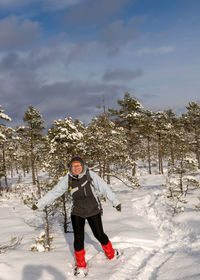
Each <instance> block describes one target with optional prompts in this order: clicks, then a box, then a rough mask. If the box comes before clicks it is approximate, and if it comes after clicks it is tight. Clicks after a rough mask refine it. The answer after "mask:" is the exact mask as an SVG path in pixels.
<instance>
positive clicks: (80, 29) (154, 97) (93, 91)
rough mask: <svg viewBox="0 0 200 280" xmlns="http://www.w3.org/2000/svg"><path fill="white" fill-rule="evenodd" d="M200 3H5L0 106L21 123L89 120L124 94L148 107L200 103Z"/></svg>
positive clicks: (0, 17) (1, 3)
mask: <svg viewBox="0 0 200 280" xmlns="http://www.w3.org/2000/svg"><path fill="white" fill-rule="evenodd" d="M199 14H200V1H199V0H173V1H172V0H168V1H164V0H159V1H158V0H57V1H55V0H40V1H39V0H0V104H1V105H2V108H3V109H4V110H5V113H7V114H8V115H9V116H10V117H11V118H12V120H13V121H12V125H13V126H14V125H17V124H20V122H21V121H22V118H23V115H24V111H25V110H27V109H28V106H29V105H30V104H32V105H33V106H35V107H36V108H38V109H39V110H40V112H41V114H42V116H43V118H44V119H45V120H46V124H48V125H49V124H52V122H53V121H54V120H57V119H59V118H61V119H63V118H65V117H69V116H71V117H73V118H79V119H81V120H82V121H84V122H86V123H87V122H89V121H90V120H91V118H92V117H94V116H95V115H96V114H98V113H99V112H100V110H99V109H97V108H96V106H98V105H102V97H103V95H104V99H105V104H106V106H107V107H116V105H117V100H118V99H121V98H123V96H124V93H125V92H127V91H128V92H130V93H131V95H132V96H133V97H135V98H137V99H138V100H139V101H140V102H141V104H142V105H143V106H144V108H146V109H150V110H153V111H159V110H165V109H169V108H171V109H173V110H174V112H176V113H181V112H184V111H185V107H186V106H187V105H188V103H189V102H191V101H195V102H198V103H200V79H199V73H200V55H199V53H200V51H199V50H200V17H199Z"/></svg>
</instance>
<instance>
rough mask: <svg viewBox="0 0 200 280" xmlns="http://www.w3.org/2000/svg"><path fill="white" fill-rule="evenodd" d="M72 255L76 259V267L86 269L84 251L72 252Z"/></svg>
mask: <svg viewBox="0 0 200 280" xmlns="http://www.w3.org/2000/svg"><path fill="white" fill-rule="evenodd" d="M74 253H75V257H76V266H77V267H83V268H86V266H87V264H86V261H85V249H82V250H81V251H74Z"/></svg>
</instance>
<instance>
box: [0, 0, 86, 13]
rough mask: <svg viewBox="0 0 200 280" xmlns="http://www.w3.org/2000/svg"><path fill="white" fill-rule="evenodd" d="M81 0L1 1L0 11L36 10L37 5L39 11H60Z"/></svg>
mask: <svg viewBox="0 0 200 280" xmlns="http://www.w3.org/2000/svg"><path fill="white" fill-rule="evenodd" d="M80 1H81V0H59V1H55V0H1V1H0V9H1V10H9V12H11V11H13V12H15V11H16V9H17V10H20V9H25V8H28V7H29V6H30V7H31V8H32V9H34V8H35V9H37V8H36V7H37V5H39V8H40V11H41V10H42V11H44V10H47V11H48V10H55V11H57V10H62V9H65V8H68V7H69V6H71V5H76V4H77V3H78V2H80Z"/></svg>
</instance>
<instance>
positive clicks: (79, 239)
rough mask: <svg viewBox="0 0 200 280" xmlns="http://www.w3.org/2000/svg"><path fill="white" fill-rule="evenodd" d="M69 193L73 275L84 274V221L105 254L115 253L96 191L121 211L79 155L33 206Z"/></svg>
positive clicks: (39, 206) (112, 196)
mask: <svg viewBox="0 0 200 280" xmlns="http://www.w3.org/2000/svg"><path fill="white" fill-rule="evenodd" d="M66 191H68V192H69V194H70V195H71V198H72V210H71V221H72V227H73V231H74V252H75V258H76V267H75V275H77V274H79V273H82V272H83V273H84V274H86V273H87V270H86V267H87V264H86V261H85V249H84V226H85V220H87V221H88V223H89V225H90V227H91V229H92V232H93V234H94V236H95V237H96V239H97V240H98V241H99V242H100V243H101V246H102V248H103V250H104V252H105V254H106V256H107V257H108V259H113V258H114V257H115V256H117V255H118V251H117V250H114V249H113V247H112V244H111V242H110V240H109V239H108V236H107V235H106V234H105V233H104V230H103V226H102V220H101V212H102V209H101V204H100V200H99V198H98V195H97V194H96V191H98V192H100V193H101V194H102V195H104V196H105V197H107V198H108V199H109V200H110V201H111V202H112V204H113V207H115V208H116V209H117V210H118V211H121V204H120V202H119V201H118V199H117V198H116V197H115V195H114V193H113V192H112V190H111V189H110V188H109V187H108V185H107V184H106V182H105V181H104V180H103V179H102V178H100V177H99V176H98V175H97V174H96V173H95V172H93V171H91V170H90V171H89V169H88V168H87V166H86V165H85V164H84V161H83V159H82V158H80V157H73V158H72V159H71V161H70V163H69V171H68V174H67V175H66V176H64V177H63V178H62V179H61V180H60V181H59V182H58V184H57V185H56V186H55V187H54V188H53V189H52V190H51V191H49V192H48V193H47V194H46V195H45V196H44V197H42V198H41V199H39V201H38V203H37V205H34V207H33V209H37V208H44V206H46V205H47V204H50V203H52V202H53V201H54V200H55V199H56V198H58V197H59V196H61V195H62V194H64V193H65V192H66Z"/></svg>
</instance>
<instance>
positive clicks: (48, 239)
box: [44, 207, 51, 251]
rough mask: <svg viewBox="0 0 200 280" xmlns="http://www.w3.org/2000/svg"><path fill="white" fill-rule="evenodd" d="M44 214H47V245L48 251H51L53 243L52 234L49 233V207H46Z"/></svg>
mask: <svg viewBox="0 0 200 280" xmlns="http://www.w3.org/2000/svg"><path fill="white" fill-rule="evenodd" d="M44 212H45V222H46V226H45V228H46V235H47V237H46V242H47V245H48V251H50V249H51V248H50V246H51V242H50V232H49V214H48V210H47V207H45V209H44Z"/></svg>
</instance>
